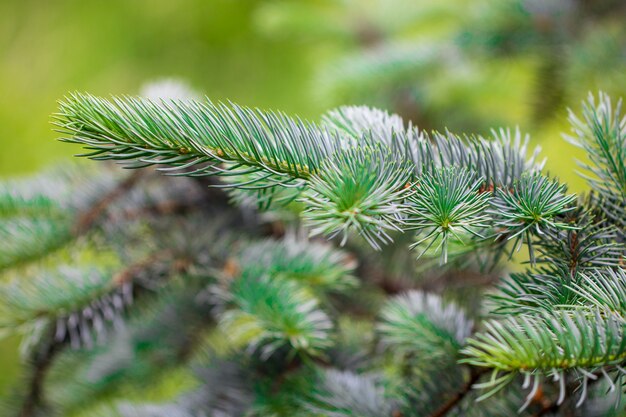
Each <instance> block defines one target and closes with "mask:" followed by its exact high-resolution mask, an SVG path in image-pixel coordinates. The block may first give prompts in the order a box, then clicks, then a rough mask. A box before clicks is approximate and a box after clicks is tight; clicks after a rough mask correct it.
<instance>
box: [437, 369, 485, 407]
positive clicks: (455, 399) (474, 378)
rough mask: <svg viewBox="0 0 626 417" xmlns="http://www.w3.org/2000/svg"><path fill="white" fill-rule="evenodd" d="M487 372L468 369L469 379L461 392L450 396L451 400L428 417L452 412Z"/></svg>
mask: <svg viewBox="0 0 626 417" xmlns="http://www.w3.org/2000/svg"><path fill="white" fill-rule="evenodd" d="M487 371H488V369H486V368H474V367H472V368H470V378H469V380H468V381H467V382H466V383H465V385H463V387H462V388H461V390H460V391H458V392H457V393H456V394H454V396H452V398H450V399H449V400H448V401H446V402H445V403H444V404H442V405H441V407H439V408H438V409H437V410H435V412H434V413H432V414H431V415H430V417H444V416H445V415H446V414H448V413H449V412H450V411H452V409H453V408H454V407H456V406H457V405H458V404H459V403H460V402H461V401H462V400H463V398H465V396H466V395H467V394H469V392H470V391H471V390H472V386H473V385H474V384H475V383H476V382H478V380H479V379H480V377H481V376H483V375H484V374H485V373H486V372H487Z"/></svg>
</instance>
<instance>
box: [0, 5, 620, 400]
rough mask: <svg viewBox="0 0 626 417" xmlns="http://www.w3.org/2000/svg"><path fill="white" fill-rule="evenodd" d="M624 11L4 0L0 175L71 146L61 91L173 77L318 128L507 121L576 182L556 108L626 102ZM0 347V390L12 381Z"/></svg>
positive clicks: (14, 368) (108, 90)
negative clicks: (604, 96)
mask: <svg viewBox="0 0 626 417" xmlns="http://www.w3.org/2000/svg"><path fill="white" fill-rule="evenodd" d="M625 4H626V2H624V1H623V0H622V1H618V0H615V1H611V0H604V1H599V0H597V1H592V0H587V1H585V0H551V1H542V0H478V1H463V0H431V1H425V0H423V1H416V0H333V1H331V0H326V1H323V0H298V1H285V0H281V1H253V0H183V1H171V0H149V1H148V0H109V1H106V2H104V1H86V0H52V1H44V0H8V1H7V0H3V1H2V2H0V56H1V60H0V176H1V177H3V178H4V177H9V176H17V175H23V174H28V173H31V172H33V171H35V170H37V169H40V168H42V167H44V166H46V165H49V164H54V163H58V162H59V161H63V160H65V159H67V158H69V157H70V156H71V155H72V154H73V153H77V152H78V149H76V148H75V147H72V146H68V145H64V144H62V143H60V142H58V141H56V140H55V138H56V134H55V133H54V132H53V131H52V126H51V124H50V115H51V114H52V113H53V112H54V111H55V109H56V100H58V99H60V98H62V97H63V96H64V95H65V94H66V93H68V92H70V91H75V90H78V91H87V92H90V93H93V94H97V95H109V94H122V93H124V94H136V93H137V92H138V91H139V90H140V88H141V86H142V85H144V83H146V82H149V81H153V80H158V79H163V78H176V79H180V80H183V81H185V82H187V83H189V85H190V86H191V87H192V88H194V89H195V90H197V91H199V92H201V93H203V94H206V95H208V96H209V97H210V98H211V99H215V100H232V101H234V102H237V103H240V104H245V105H250V106H258V107H262V108H272V109H280V110H284V111H286V112H288V113H293V114H299V115H301V116H303V117H305V118H308V119H313V120H318V118H319V116H320V115H321V113H323V111H324V110H326V109H328V108H330V107H334V106H337V105H341V104H368V105H372V106H378V107H383V108H387V109H389V110H391V111H395V112H398V113H400V114H401V115H403V116H404V117H405V118H407V120H408V119H410V120H412V121H413V122H414V123H416V124H417V125H418V126H420V127H424V128H428V129H444V128H450V129H451V130H454V131H463V132H467V133H478V134H489V127H501V126H511V127H513V128H514V127H515V126H519V127H520V128H521V130H522V131H523V132H528V133H530V134H531V136H532V138H533V139H532V141H533V143H534V144H540V145H541V146H542V147H543V149H544V151H543V155H544V156H547V157H549V162H548V167H549V168H550V170H551V172H553V173H554V174H556V175H559V176H560V177H561V178H563V179H565V180H567V181H569V182H570V183H571V184H572V188H573V189H574V190H579V189H581V187H582V183H581V182H580V181H579V180H577V179H576V176H575V174H574V170H575V166H574V164H573V163H572V160H573V158H574V156H576V155H575V154H574V149H573V147H571V146H569V145H568V144H567V143H566V142H565V141H564V140H563V139H562V138H561V136H560V132H562V131H564V130H567V129H568V127H567V121H566V118H567V113H566V108H567V107H572V108H573V109H574V110H577V109H578V107H579V103H580V101H581V100H583V99H584V98H585V97H586V95H587V93H588V92H589V91H592V92H597V91H598V90H600V89H601V90H604V91H607V92H608V93H610V94H611V95H613V96H614V98H617V97H618V96H624V95H626V18H625V17H624V16H626V10H625V6H624V5H625ZM17 345H18V341H17V340H14V339H9V340H4V341H2V342H0V395H2V394H4V393H6V392H7V391H8V389H9V386H10V384H11V383H12V382H14V379H15V378H16V375H17V374H18V372H19V367H18V353H17Z"/></svg>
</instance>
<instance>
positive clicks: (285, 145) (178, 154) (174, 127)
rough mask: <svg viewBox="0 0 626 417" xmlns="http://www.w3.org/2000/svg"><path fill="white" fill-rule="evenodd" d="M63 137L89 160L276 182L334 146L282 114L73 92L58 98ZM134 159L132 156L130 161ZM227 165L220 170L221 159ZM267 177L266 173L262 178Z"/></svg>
mask: <svg viewBox="0 0 626 417" xmlns="http://www.w3.org/2000/svg"><path fill="white" fill-rule="evenodd" d="M55 123H56V125H57V126H58V127H59V129H60V132H61V133H63V134H65V135H67V136H66V137H65V138H64V139H62V140H64V141H67V142H71V143H79V144H83V145H84V146H85V147H86V148H87V149H89V150H91V151H92V152H90V153H88V154H86V155H85V156H88V157H91V158H93V159H98V160H103V159H114V160H118V161H130V162H127V164H128V166H130V167H139V166H146V165H163V164H167V165H169V166H171V167H172V168H166V167H163V168H161V169H162V170H165V171H172V169H174V170H181V169H186V168H189V167H192V166H193V167H195V168H196V169H195V170H194V171H192V172H181V174H182V175H211V174H213V175H231V174H243V173H250V172H255V171H259V170H264V171H266V172H267V173H268V174H276V175H277V176H278V177H279V178H280V180H279V181H278V183H288V182H290V181H292V180H293V179H297V178H302V179H307V178H309V177H310V176H311V175H314V174H315V173H317V172H318V171H319V169H320V166H321V162H322V161H323V160H324V159H325V158H326V157H328V156H329V155H330V154H332V152H334V151H335V150H336V149H337V146H338V143H337V139H336V138H335V137H333V136H331V135H330V134H329V133H328V132H327V131H325V130H324V129H321V128H319V127H317V126H314V125H313V124H311V123H308V122H303V121H301V120H299V119H292V118H290V117H288V116H286V115H284V114H282V113H273V112H262V111H260V110H252V109H249V108H245V107H239V106H237V105H234V104H233V105H230V106H227V105H225V104H213V103H211V102H210V101H208V100H207V101H206V102H197V101H192V100H188V101H182V100H160V101H152V100H147V99H141V98H132V97H124V98H121V99H120V98H114V99H113V100H112V101H109V100H105V99H101V98H97V97H93V96H90V95H83V94H78V93H76V94H73V95H70V96H69V97H67V98H66V99H65V101H63V102H61V103H60V111H59V113H58V114H57V115H56V122H55ZM133 161H136V162H133ZM223 162H230V163H232V164H231V165H230V166H229V167H227V168H220V165H221V163H223ZM268 177H269V176H268Z"/></svg>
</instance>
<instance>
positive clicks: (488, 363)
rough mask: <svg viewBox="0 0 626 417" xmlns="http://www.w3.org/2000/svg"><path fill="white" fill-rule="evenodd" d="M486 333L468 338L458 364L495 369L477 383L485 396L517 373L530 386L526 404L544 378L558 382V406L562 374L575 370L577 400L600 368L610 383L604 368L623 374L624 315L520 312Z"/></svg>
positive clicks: (625, 354) (561, 398)
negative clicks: (578, 393) (621, 366)
mask: <svg viewBox="0 0 626 417" xmlns="http://www.w3.org/2000/svg"><path fill="white" fill-rule="evenodd" d="M485 327H486V331H485V332H483V333H478V334H477V335H475V336H474V338H472V339H469V341H468V344H467V346H466V347H465V348H464V349H463V353H464V354H465V355H466V356H467V358H465V359H463V360H462V361H461V362H463V363H467V364H470V365H473V366H478V367H486V368H491V369H493V372H492V377H491V378H490V379H489V380H487V381H485V382H484V383H481V384H477V385H475V387H476V388H479V389H482V390H485V391H486V393H484V394H483V395H482V396H481V397H480V398H479V399H485V398H488V397H490V396H491V395H493V394H494V393H496V392H498V391H500V390H501V389H503V388H504V387H505V386H506V385H508V384H509V383H510V382H511V381H512V380H513V379H514V377H515V376H516V375H519V374H521V375H524V376H525V380H526V383H525V384H524V386H525V387H528V386H529V385H530V383H531V381H532V387H533V388H532V389H531V391H530V393H529V395H528V396H527V401H526V403H525V405H524V406H523V407H522V409H523V408H526V407H527V406H528V404H530V401H531V400H532V397H533V396H534V395H535V393H536V390H537V389H538V387H539V384H540V380H541V379H542V378H548V377H551V378H553V379H554V380H555V381H559V383H560V395H559V401H558V402H559V404H560V403H562V402H563V401H564V399H565V395H566V392H567V390H566V387H565V378H566V375H569V374H573V373H574V374H575V373H577V374H578V375H579V376H578V379H579V381H580V387H581V394H580V397H579V400H578V404H582V402H583V401H584V400H585V398H586V396H587V387H588V381H589V379H591V380H595V379H597V376H596V375H594V374H592V372H593V371H595V370H598V369H601V370H602V375H604V376H605V377H606V378H607V380H609V381H610V378H609V377H608V373H607V370H608V371H611V370H615V371H616V372H622V368H620V366H619V365H620V364H621V363H623V362H624V361H625V360H626V338H625V337H624V331H625V330H626V326H625V321H624V318H623V317H621V316H619V315H616V314H611V313H608V314H607V313H606V312H605V311H603V310H592V311H574V312H572V311H554V312H552V313H551V314H548V313H544V314H543V315H521V316H517V317H511V318H508V319H506V320H502V321H488V322H487V323H485Z"/></svg>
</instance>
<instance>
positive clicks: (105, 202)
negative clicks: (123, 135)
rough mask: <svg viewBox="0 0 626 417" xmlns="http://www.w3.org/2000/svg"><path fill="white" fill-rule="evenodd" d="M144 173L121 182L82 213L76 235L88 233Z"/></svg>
mask: <svg viewBox="0 0 626 417" xmlns="http://www.w3.org/2000/svg"><path fill="white" fill-rule="evenodd" d="M142 176H143V172H142V171H140V170H137V171H134V172H133V173H132V174H130V175H129V176H127V177H126V178H125V179H124V180H123V181H121V182H120V183H119V184H118V185H117V187H115V188H114V189H113V190H111V191H110V192H109V193H107V194H105V195H104V196H103V197H102V198H101V199H100V200H98V201H96V203H95V204H94V205H92V206H91V207H90V208H89V209H88V210H87V211H85V212H84V213H82V214H81V215H80V216H79V218H78V221H77V222H76V225H75V227H74V234H75V235H76V236H78V235H81V234H83V233H85V232H86V231H88V230H89V229H90V228H91V227H92V226H93V225H94V224H95V222H96V221H97V220H98V219H99V218H100V217H101V216H102V214H103V213H104V212H105V211H106V209H107V208H108V207H109V206H110V205H111V204H112V203H113V202H114V201H115V200H117V199H118V198H120V197H121V196H123V195H124V194H126V193H127V192H128V191H130V190H131V189H132V188H133V187H134V186H135V185H136V184H137V183H138V182H139V180H140V179H141V177H142Z"/></svg>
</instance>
